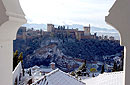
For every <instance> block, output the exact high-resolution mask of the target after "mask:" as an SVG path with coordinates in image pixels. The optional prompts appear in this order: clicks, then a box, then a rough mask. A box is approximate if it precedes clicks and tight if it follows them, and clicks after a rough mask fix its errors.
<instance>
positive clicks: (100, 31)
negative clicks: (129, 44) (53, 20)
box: [23, 24, 120, 40]
mask: <svg viewBox="0 0 130 85" xmlns="http://www.w3.org/2000/svg"><path fill="white" fill-rule="evenodd" d="M23 26H25V27H27V28H35V29H43V30H47V25H46V24H24V25H23ZM57 26H58V25H55V27H57ZM65 26H66V28H67V27H69V29H72V28H73V29H76V28H78V29H79V30H83V25H79V24H72V25H65ZM91 33H92V34H93V33H97V34H98V35H100V36H101V35H108V36H114V37H115V38H116V39H118V40H119V39H120V37H119V33H118V31H117V30H116V29H108V28H102V27H95V26H91Z"/></svg>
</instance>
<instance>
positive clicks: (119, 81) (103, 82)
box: [82, 71, 124, 85]
mask: <svg viewBox="0 0 130 85" xmlns="http://www.w3.org/2000/svg"><path fill="white" fill-rule="evenodd" d="M123 79H124V72H122V71H121V72H111V73H103V74H99V76H97V77H93V78H89V79H84V80H82V81H83V82H84V83H86V85H124V84H123Z"/></svg>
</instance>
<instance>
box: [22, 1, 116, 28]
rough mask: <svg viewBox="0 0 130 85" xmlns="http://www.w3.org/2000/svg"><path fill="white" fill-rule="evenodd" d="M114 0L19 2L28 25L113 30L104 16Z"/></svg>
mask: <svg viewBox="0 0 130 85" xmlns="http://www.w3.org/2000/svg"><path fill="white" fill-rule="evenodd" d="M114 2H115V0H20V4H21V7H22V8H23V11H24V13H25V15H26V19H27V22H28V23H35V24H47V23H52V24H57V25H66V24H67V25H72V24H80V25H84V26H88V25H89V24H91V26H96V27H102V28H108V29H113V27H111V26H109V25H107V24H106V22H105V16H107V15H108V11H109V9H110V8H111V6H112V5H113V4H114Z"/></svg>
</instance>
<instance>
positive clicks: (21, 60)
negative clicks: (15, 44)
mask: <svg viewBox="0 0 130 85" xmlns="http://www.w3.org/2000/svg"><path fill="white" fill-rule="evenodd" d="M19 62H21V63H23V52H21V53H20V55H19V57H18V63H19Z"/></svg>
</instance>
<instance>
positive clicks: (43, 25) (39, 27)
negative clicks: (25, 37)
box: [23, 24, 47, 30]
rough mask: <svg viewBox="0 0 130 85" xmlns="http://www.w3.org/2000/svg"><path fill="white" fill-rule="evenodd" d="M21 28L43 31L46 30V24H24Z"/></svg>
mask: <svg viewBox="0 0 130 85" xmlns="http://www.w3.org/2000/svg"><path fill="white" fill-rule="evenodd" d="M23 26H25V27H27V28H35V29H43V30H46V28H47V26H46V24H24V25H23Z"/></svg>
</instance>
